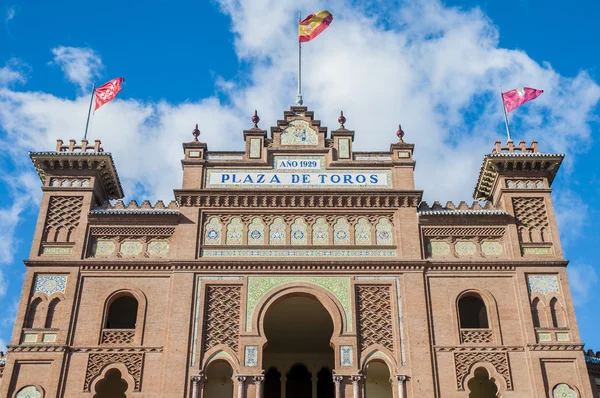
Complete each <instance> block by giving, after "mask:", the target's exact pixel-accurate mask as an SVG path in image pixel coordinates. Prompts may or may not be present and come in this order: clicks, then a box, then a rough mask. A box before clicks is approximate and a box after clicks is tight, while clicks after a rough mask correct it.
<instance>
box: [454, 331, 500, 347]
mask: <svg viewBox="0 0 600 398" xmlns="http://www.w3.org/2000/svg"><path fill="white" fill-rule="evenodd" d="M493 340H494V336H493V335H492V329H460V341H461V343H463V344H491V343H493Z"/></svg>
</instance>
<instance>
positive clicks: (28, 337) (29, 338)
mask: <svg viewBox="0 0 600 398" xmlns="http://www.w3.org/2000/svg"><path fill="white" fill-rule="evenodd" d="M37 339H38V335H37V333H25V335H24V336H23V343H37Z"/></svg>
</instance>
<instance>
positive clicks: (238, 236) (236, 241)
mask: <svg viewBox="0 0 600 398" xmlns="http://www.w3.org/2000/svg"><path fill="white" fill-rule="evenodd" d="M243 235H244V224H243V223H242V219H241V218H239V217H235V218H232V219H231V221H229V224H228V225H227V238H226V241H225V242H226V244H228V245H241V244H242V236H243Z"/></svg>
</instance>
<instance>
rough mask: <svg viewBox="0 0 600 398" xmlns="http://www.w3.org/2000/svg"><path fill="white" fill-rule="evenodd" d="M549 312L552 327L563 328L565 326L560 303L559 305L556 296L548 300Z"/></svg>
mask: <svg viewBox="0 0 600 398" xmlns="http://www.w3.org/2000/svg"><path fill="white" fill-rule="evenodd" d="M550 314H551V315H552V326H553V327H555V328H563V327H565V326H567V322H566V320H565V314H564V311H563V308H562V305H560V302H559V301H558V300H557V299H556V297H555V298H553V299H552V300H550Z"/></svg>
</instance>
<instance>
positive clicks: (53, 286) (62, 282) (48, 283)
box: [34, 275, 67, 296]
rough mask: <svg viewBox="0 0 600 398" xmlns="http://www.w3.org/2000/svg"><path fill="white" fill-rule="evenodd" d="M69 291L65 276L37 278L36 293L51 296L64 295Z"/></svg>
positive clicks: (41, 276) (38, 276) (42, 276)
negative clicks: (55, 294) (54, 294)
mask: <svg viewBox="0 0 600 398" xmlns="http://www.w3.org/2000/svg"><path fill="white" fill-rule="evenodd" d="M66 290H67V276H63V275H37V276H36V277H35V289H34V292H36V293H37V292H41V293H45V294H46V295H48V296H50V295H51V294H53V293H57V292H58V293H64V292H65V291H66Z"/></svg>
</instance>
